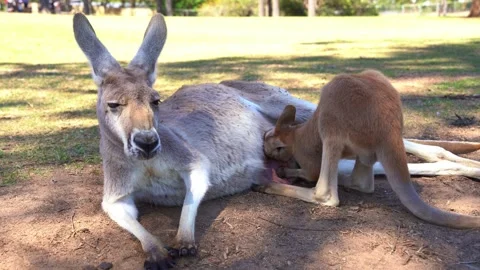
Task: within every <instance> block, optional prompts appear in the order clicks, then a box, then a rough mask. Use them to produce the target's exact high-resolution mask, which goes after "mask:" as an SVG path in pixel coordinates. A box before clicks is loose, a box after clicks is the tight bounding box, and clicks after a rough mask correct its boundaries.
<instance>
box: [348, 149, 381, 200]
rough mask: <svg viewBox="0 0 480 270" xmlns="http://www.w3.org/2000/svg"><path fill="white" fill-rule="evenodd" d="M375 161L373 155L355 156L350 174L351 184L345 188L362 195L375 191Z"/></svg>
mask: <svg viewBox="0 0 480 270" xmlns="http://www.w3.org/2000/svg"><path fill="white" fill-rule="evenodd" d="M375 161H376V158H375V156H374V155H359V156H357V158H356V160H355V166H354V167H353V172H352V183H351V185H350V186H347V187H348V188H351V189H355V190H358V191H360V192H364V193H373V191H374V189H375V186H374V177H373V164H375Z"/></svg>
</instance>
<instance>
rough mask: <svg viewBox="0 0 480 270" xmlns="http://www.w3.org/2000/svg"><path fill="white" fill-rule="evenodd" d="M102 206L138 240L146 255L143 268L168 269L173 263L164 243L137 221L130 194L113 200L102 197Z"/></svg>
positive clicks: (136, 212) (135, 208)
mask: <svg viewBox="0 0 480 270" xmlns="http://www.w3.org/2000/svg"><path fill="white" fill-rule="evenodd" d="M102 208H103V210H104V211H105V212H106V213H107V214H108V216H109V217H110V218H111V219H112V220H113V221H115V222H116V223H117V224H118V225H119V226H120V227H122V228H123V229H125V230H127V231H128V232H130V233H131V234H133V235H134V236H135V237H136V238H137V239H138V240H139V241H140V243H141V244H142V249H143V251H144V252H145V253H146V255H147V260H146V261H145V264H144V268H145V269H168V268H169V267H171V266H172V265H173V261H172V260H171V258H170V257H169V256H168V251H167V249H165V247H164V244H163V243H162V242H161V241H160V240H158V239H157V238H156V237H155V236H154V235H152V234H151V233H149V232H148V231H147V230H146V229H145V228H144V227H143V226H142V224H140V222H138V220H137V217H138V210H137V207H136V206H135V203H134V201H133V198H132V196H125V197H123V198H120V199H118V200H114V201H113V200H108V199H106V198H105V197H104V199H103V202H102Z"/></svg>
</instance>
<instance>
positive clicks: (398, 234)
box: [390, 226, 400, 255]
mask: <svg viewBox="0 0 480 270" xmlns="http://www.w3.org/2000/svg"><path fill="white" fill-rule="evenodd" d="M395 235H396V237H395V241H394V242H393V247H392V251H391V252H390V255H391V254H393V253H394V252H395V250H397V243H398V238H400V226H397V230H396V231H395Z"/></svg>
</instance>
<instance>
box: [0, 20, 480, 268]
mask: <svg viewBox="0 0 480 270" xmlns="http://www.w3.org/2000/svg"><path fill="white" fill-rule="evenodd" d="M89 19H90V21H91V23H92V25H93V27H94V28H95V30H96V32H97V35H98V36H99V37H100V40H102V41H103V42H104V44H105V45H106V47H107V48H108V49H109V50H110V52H111V53H112V54H113V55H114V57H116V58H117V59H118V60H119V61H121V63H122V64H126V63H128V61H129V60H130V59H131V58H132V57H133V55H134V54H135V52H136V50H137V49H138V47H139V45H140V42H141V39H142V36H143V33H144V29H145V27H146V25H147V24H148V20H149V18H134V17H89ZM166 20H167V26H168V31H169V33H168V38H167V43H166V45H165V48H164V51H163V52H162V54H161V56H160V59H159V64H158V79H157V81H156V83H155V86H154V87H155V89H157V90H158V91H159V92H160V94H161V95H162V97H164V98H165V97H168V96H169V95H171V94H172V93H173V92H174V91H175V90H176V89H178V88H180V87H181V86H182V85H184V84H196V83H205V82H220V81H222V80H230V79H243V80H262V81H265V82H267V83H270V84H273V85H277V86H280V87H283V88H286V89H288V90H289V91H291V92H292V93H293V94H294V95H296V96H298V97H300V98H304V99H306V100H309V101H312V102H316V101H317V99H318V96H319V89H320V88H321V87H322V86H323V85H324V84H325V83H326V82H327V81H328V80H330V79H331V78H332V77H333V76H334V75H336V74H338V73H341V72H357V71H361V70H363V69H365V68H375V69H379V70H381V71H383V72H384V73H385V74H386V75H388V76H389V77H390V78H391V80H392V82H393V84H394V85H395V86H396V87H397V89H398V90H399V91H400V92H401V95H402V99H403V104H404V115H405V117H404V118H405V137H415V138H428V139H447V140H470V141H477V142H478V141H480V125H479V120H478V119H480V102H479V101H480V36H479V35H478V28H479V26H480V21H479V20H475V19H465V18H451V17H450V18H436V17H414V16H404V17H402V16H398V17H396V16H393V17H365V18H194V17H191V18H180V17H175V18H167V19H166ZM0 30H1V33H2V34H1V35H2V37H1V39H0V40H1V41H0V45H1V46H0V48H1V49H2V50H3V51H2V52H1V53H0V198H1V200H2V202H3V204H2V207H1V209H0V220H2V221H3V222H4V223H2V226H0V254H2V263H1V264H0V269H20V268H21V269H33V268H35V269H64V268H75V269H78V268H80V267H81V266H82V264H95V265H96V264H98V263H99V262H101V261H110V262H113V263H114V266H115V269H137V268H138V266H140V265H141V264H142V263H143V259H144V256H143V253H142V251H141V247H140V245H139V243H138V241H136V240H134V239H133V238H131V237H130V238H129V236H128V233H126V232H125V231H124V230H122V229H121V228H119V227H118V226H116V225H113V222H112V221H111V220H109V219H108V217H106V215H104V214H103V213H102V211H101V209H100V202H101V197H102V196H101V192H102V172H101V166H100V163H101V161H100V156H99V153H98V142H99V138H98V125H97V120H96V116H95V103H96V95H97V91H96V87H95V85H94V83H93V81H92V79H91V76H90V70H89V67H88V64H87V61H86V58H85V56H84V55H83V54H82V52H81V51H80V49H79V48H78V47H77V45H76V43H75V41H74V38H73V33H72V16H64V15H62V16H50V15H31V14H5V13H2V14H0ZM456 115H458V116H459V117H461V118H463V119H473V121H470V122H471V123H468V124H469V125H467V126H458V125H453V124H452V122H453V121H454V120H456V119H457V116H456ZM467 122H468V121H467ZM473 158H475V159H477V160H478V158H479V156H478V153H477V155H476V156H473ZM414 182H415V185H416V187H417V189H418V190H419V191H420V193H421V195H422V197H424V198H426V201H427V202H428V203H429V204H433V205H435V206H437V207H440V208H443V209H449V210H452V211H454V210H453V209H456V210H455V211H458V210H459V209H460V210H459V211H460V212H463V213H466V214H474V215H478V214H479V212H478V198H479V197H478V194H480V193H479V192H480V190H479V189H478V183H476V182H473V181H471V179H468V178H466V177H461V176H458V177H451V176H443V177H442V176H439V177H432V178H428V177H420V178H415V181H414ZM340 192H341V194H340V196H341V198H342V206H341V207H338V208H334V209H332V208H324V207H316V206H312V205H307V204H305V203H301V202H298V203H297V202H295V201H294V200H291V199H287V198H279V197H273V196H268V195H265V194H258V193H254V192H247V193H244V194H240V195H237V196H232V197H229V198H224V199H218V200H215V201H213V202H206V203H205V204H203V205H202V207H201V208H200V213H199V216H198V219H199V220H198V221H197V229H198V232H199V233H197V234H200V237H199V238H198V239H199V242H200V246H201V247H202V249H201V250H200V255H199V259H198V260H199V263H198V265H197V264H194V265H193V266H192V268H190V269H213V268H219V267H220V268H227V269H257V268H262V269H290V268H291V265H292V264H293V266H295V267H296V269H338V268H339V267H340V268H344V269H367V268H368V269H373V268H375V267H377V266H378V269H422V268H424V269H459V268H460V267H461V266H462V267H463V266H465V268H460V269H470V268H466V267H469V266H470V264H471V262H473V264H475V263H476V264H478V259H479V258H478V254H479V252H478V251H480V244H479V243H480V235H479V234H478V231H476V230H467V231H458V230H451V229H448V228H441V227H438V226H433V225H430V224H426V223H425V222H422V221H420V220H418V219H416V218H414V217H413V216H412V215H411V214H410V213H408V212H407V211H406V210H405V209H404V208H403V207H402V205H401V204H400V202H399V201H398V200H397V199H396V198H395V196H394V195H393V193H392V190H391V189H390V188H389V187H388V185H387V183H386V182H385V181H378V182H377V184H376V191H375V193H374V194H372V195H365V194H359V193H355V192H351V191H344V190H340ZM294 202H295V203H294ZM140 210H141V211H142V217H141V219H142V220H141V221H142V224H144V225H145V227H146V228H147V229H149V230H151V231H152V233H153V234H155V235H158V236H160V237H162V239H173V237H174V233H175V229H176V228H177V226H178V218H179V210H180V209H179V208H178V207H177V208H152V207H148V206H143V207H141V209H140ZM279 224H280V225H279ZM281 224H286V225H285V226H283V225H281ZM288 224H291V225H288ZM319 227H321V228H319ZM187 269H188V268H187Z"/></svg>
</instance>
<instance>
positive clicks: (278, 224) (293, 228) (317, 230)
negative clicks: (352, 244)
mask: <svg viewBox="0 0 480 270" xmlns="http://www.w3.org/2000/svg"><path fill="white" fill-rule="evenodd" d="M257 218H258V219H261V220H263V221H266V222H268V223H271V224H273V225H276V226H278V227H282V228H286V229H290V230H296V231H312V232H333V231H339V229H310V228H299V227H294V226H289V225H284V224H280V223H277V222H275V221H271V220H268V219H265V218H262V217H257Z"/></svg>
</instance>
